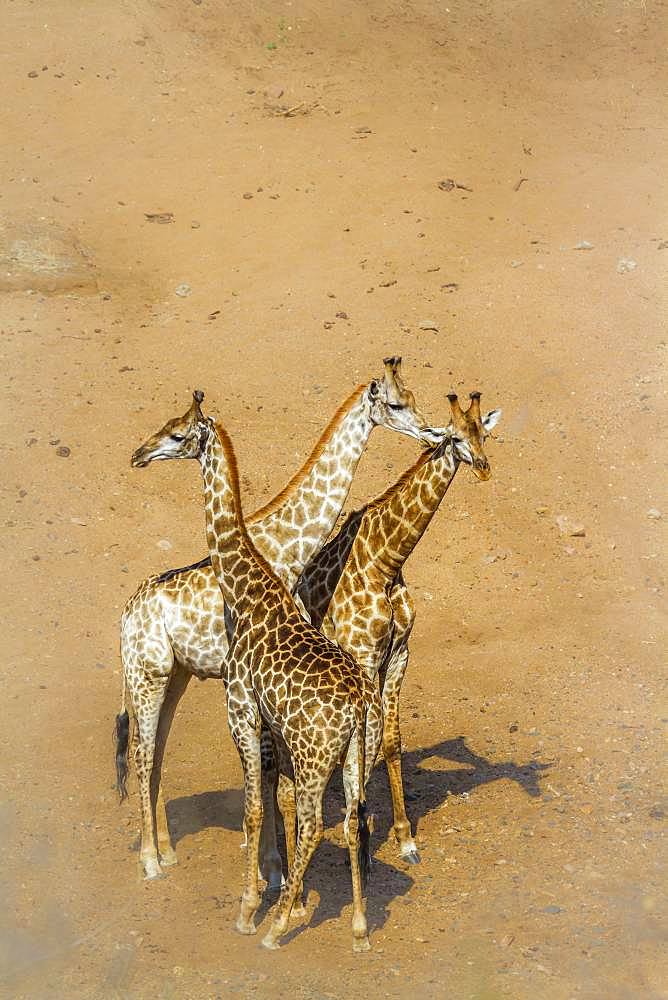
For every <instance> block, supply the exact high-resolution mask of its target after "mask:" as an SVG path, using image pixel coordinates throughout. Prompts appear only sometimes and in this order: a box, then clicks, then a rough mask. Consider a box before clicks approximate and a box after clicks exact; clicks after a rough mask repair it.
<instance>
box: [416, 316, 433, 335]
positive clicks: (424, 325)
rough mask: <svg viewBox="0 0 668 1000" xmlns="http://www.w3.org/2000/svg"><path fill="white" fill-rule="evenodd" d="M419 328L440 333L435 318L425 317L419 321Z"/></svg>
mask: <svg viewBox="0 0 668 1000" xmlns="http://www.w3.org/2000/svg"><path fill="white" fill-rule="evenodd" d="M418 329H420V330H433V331H434V333H438V326H437V324H436V321H435V320H433V319H423V320H421V321H420V322H419V323H418Z"/></svg>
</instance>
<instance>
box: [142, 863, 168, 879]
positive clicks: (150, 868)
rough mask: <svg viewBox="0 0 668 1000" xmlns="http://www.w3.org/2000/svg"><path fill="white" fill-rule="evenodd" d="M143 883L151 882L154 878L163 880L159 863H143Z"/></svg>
mask: <svg viewBox="0 0 668 1000" xmlns="http://www.w3.org/2000/svg"><path fill="white" fill-rule="evenodd" d="M143 867H144V882H151V881H152V880H153V879H155V878H164V872H163V870H162V868H161V867H160V862H159V861H144V863H143Z"/></svg>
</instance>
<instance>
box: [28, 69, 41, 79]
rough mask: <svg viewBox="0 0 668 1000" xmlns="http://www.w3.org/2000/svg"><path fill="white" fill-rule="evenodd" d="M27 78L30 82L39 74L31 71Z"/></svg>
mask: <svg viewBox="0 0 668 1000" xmlns="http://www.w3.org/2000/svg"><path fill="white" fill-rule="evenodd" d="M28 76H29V77H30V79H31V80H34V79H35V77H37V76H39V73H38V72H37V70H36V69H31V70H30V72H29V73H28Z"/></svg>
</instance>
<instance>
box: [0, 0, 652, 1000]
mask: <svg viewBox="0 0 668 1000" xmlns="http://www.w3.org/2000/svg"><path fill="white" fill-rule="evenodd" d="M447 2H448V3H449V6H448V7H446V6H445V2H441V3H437V2H434V0H413V2H408V3H398V2H394V0H390V3H387V2H385V3H380V2H379V0H370V2H367V3H355V2H352V0H338V2H336V3H329V4H327V3H323V2H321V0H305V2H303V3H302V2H299V3H297V2H295V3H285V4H273V3H272V2H271V0H260V2H256V3H248V2H243V3H242V2H241V0H228V2H226V3H225V4H221V3H215V2H214V0H202V2H201V3H198V2H196V0H195V2H192V0H162V2H159V3H158V2H151V0H136V2H134V3H132V4H129V3H111V2H107V0H100V2H97V3H94V4H90V3H88V4H86V3H80V2H77V0H54V2H53V3H50V4H39V3H34V2H33V3H18V2H13V3H11V2H10V3H8V4H7V5H6V9H5V12H4V18H3V36H4V42H5V45H4V51H5V58H4V61H3V76H4V88H3V90H4V100H3V102H2V104H3V107H2V111H1V112H0V115H1V116H2V135H3V144H2V145H3V152H2V156H3V161H4V165H3V170H2V182H1V187H0V217H1V221H2V226H1V227H0V257H1V258H2V259H1V260H0V288H1V289H2V320H1V324H2V345H3V359H2V360H3V365H2V368H3V372H4V379H3V381H4V388H5V394H4V399H5V402H4V407H3V416H4V421H3V423H4V432H3V451H4V473H5V475H4V477H3V478H4V504H5V510H4V515H3V522H4V525H5V527H6V530H5V532H4V534H3V541H4V558H3V562H4V570H5V572H4V577H3V579H4V582H5V585H6V586H5V593H4V600H3V604H4V608H3V610H4V612H5V642H4V656H3V668H2V669H3V695H4V708H3V712H2V726H1V728H2V735H3V737H4V739H3V744H4V751H3V761H2V772H3V776H2V788H3V800H2V813H1V815H2V821H3V825H2V830H3V848H4V849H3V865H2V869H3V871H2V881H3V890H4V892H3V897H4V907H3V909H2V913H1V914H0V924H1V927H0V934H1V938H0V947H1V948H2V970H1V972H0V976H1V977H2V978H1V984H2V985H1V986H0V990H1V991H2V993H3V995H6V996H8V997H17V998H19V997H21V998H28V997H30V998H33V997H36V998H43V997H44V998H46V997H68V998H70V997H77V998H78V997H87V998H88V997H91V998H97V997H104V998H106V997H129V998H137V1000H139V998H142V1000H143V998H154V997H160V998H182V997H183V998H190V997H192V998H200V997H202V998H204V997H207V998H208V997H228V996H241V997H248V998H258V1000H269V998H272V1000H273V998H282V997H285V998H288V997H289V998H297V1000H324V998H328V1000H332V998H340V997H373V998H375V997H390V998H395V997H396V998H399V997H401V998H406V997H409V998H412V997H416V998H417V997H419V998H437V997H438V998H448V1000H450V998H452V1000H460V998H462V1000H463V998H476V1000H495V998H497V997H510V998H521V1000H535V998H543V997H544V998H550V1000H552V998H554V1000H571V998H580V997H586V998H602V1000H603V998H605V1000H622V998H624V1000H636V998H650V997H651V998H656V1000H658V998H660V997H665V996H666V995H667V994H666V992H665V990H666V982H667V979H666V975H665V973H666V969H665V965H664V967H663V969H662V967H661V962H660V956H661V954H662V949H663V954H664V957H665V924H662V922H661V881H662V874H663V873H664V871H665V869H664V870H663V871H662V866H663V863H664V862H665V854H662V853H661V835H662V833H663V829H664V825H665V819H664V809H665V802H662V800H661V788H660V785H661V780H662V777H663V772H662V763H661V762H662V756H661V752H662V745H661V740H660V726H661V723H662V722H665V721H666V720H665V715H666V714H668V713H667V711H666V706H665V701H664V703H663V707H661V704H660V697H661V686H660V662H661V649H662V642H663V639H664V637H665V630H664V621H665V620H664V619H662V617H661V601H662V587H663V568H662V565H661V555H662V550H663V545H664V539H665V524H666V520H667V519H668V508H666V504H665V495H663V496H662V495H661V493H662V485H661V482H662V481H661V472H662V470H663V466H664V465H665V446H664V444H663V443H662V440H663V431H664V428H665V422H666V408H665V403H664V397H663V395H662V392H663V390H662V381H661V379H662V373H663V365H664V362H665V354H666V340H665V315H666V305H667V303H666V296H665V287H666V285H665V266H666V263H668V249H667V248H666V240H668V223H667V222H666V207H667V200H666V180H665V178H666V147H665V135H666V132H665V82H666V73H665V28H666V6H665V4H661V3H657V4H644V3H642V2H638V3H635V2H634V3H621V2H616V0H611V2H610V3H606V4H594V3H591V4H583V3H576V2H572V0H565V2H564V3H558V4H554V3H548V2H546V0H536V2H534V3H532V4H517V3H511V2H509V0H498V2H496V3H493V4H483V3H481V2H479V0H471V2H468V3H458V2H457V0H447ZM270 46H274V47H270ZM281 90H282V91H283V93H282V95H281V96H278V94H279V92H280V91H281ZM266 93H267V94H268V96H266ZM281 109H283V110H286V109H288V110H289V109H296V110H294V111H293V112H292V113H291V114H289V115H285V114H282V113H281ZM360 130H364V131H360ZM448 178H453V179H454V180H456V181H457V182H458V183H459V184H462V185H464V187H463V188H454V189H453V190H449V191H448V190H440V189H439V187H438V186H437V185H438V182H439V181H442V180H445V179H448ZM521 178H526V180H525V181H524V182H523V183H522V184H521V185H519V187H518V183H519V181H520V179H521ZM468 189H470V190H468ZM245 193H248V194H251V195H252V197H249V198H244V194H245ZM159 212H172V213H173V216H174V221H173V222H171V223H168V224H164V225H161V224H159V223H156V222H149V221H147V220H146V218H145V213H159ZM582 241H587V243H589V244H591V245H592V246H591V248H590V249H577V246H578V244H581V243H582ZM628 259H631V260H632V261H634V262H635V264H636V266H635V267H633V266H632V265H628V267H630V268H631V269H629V270H624V265H620V264H619V262H620V260H628ZM184 283H187V284H188V285H189V286H190V288H191V294H190V295H188V296H186V297H179V296H178V295H176V294H175V289H176V288H177V287H178V286H179V285H181V284H184ZM340 312H345V313H346V314H347V319H342V318H337V315H336V314H337V313H340ZM423 320H433V321H435V323H436V324H437V326H438V332H433V331H426V330H421V329H420V328H419V324H420V322H421V321H423ZM330 324H333V325H332V326H330ZM389 353H401V354H403V356H404V365H405V373H406V377H407V380H408V381H409V383H410V385H411V387H412V388H413V389H414V391H415V392H416V395H417V396H418V399H419V402H420V404H421V405H422V406H423V407H424V409H425V410H426V411H427V412H428V413H430V414H432V415H433V417H434V419H435V420H436V419H438V418H440V419H441V420H444V419H445V417H446V415H447V403H446V400H445V394H446V393H447V391H448V390H450V389H451V388H452V387H453V386H454V387H455V388H459V389H461V391H462V392H467V391H469V390H470V389H473V388H480V389H481V390H482V392H483V403H487V404H488V405H495V406H496V405H498V406H501V407H503V410H504V416H503V420H502V423H501V425H500V427H499V432H498V435H497V436H496V439H495V440H493V441H491V442H490V444H489V455H490V460H491V462H492V464H493V470H494V475H493V479H492V480H491V481H490V482H489V483H487V484H476V483H475V482H474V481H473V480H472V477H471V476H470V475H469V474H467V473H466V470H462V472H461V474H460V475H459V476H458V478H457V480H456V482H455V484H454V486H453V488H452V490H451V491H450V492H449V494H448V497H447V502H446V503H444V505H443V507H442V509H441V510H440V511H439V513H438V515H437V516H436V518H435V519H434V522H433V524H432V526H431V528H430V530H429V532H428V533H427V536H426V537H425V538H424V539H423V541H422V543H421V544H420V546H419V547H418V549H417V550H416V552H415V554H414V556H413V557H412V558H411V560H410V562H409V564H408V567H407V577H408V579H409V582H410V584H411V587H412V591H413V594H414V596H415V599H416V601H417V605H418V620H417V624H416V629H415V633H414V638H413V642H412V661H411V665H410V668H409V673H408V679H407V683H406V686H405V690H404V699H403V705H404V720H405V721H404V739H405V747H406V755H405V775H406V785H407V788H408V789H409V792H410V797H411V801H410V803H409V808H410V812H411V815H412V819H413V821H414V823H415V825H416V827H417V840H418V844H419V848H420V851H421V853H422V858H423V861H422V865H421V866H420V867H418V868H406V867H405V866H404V865H402V863H401V862H399V861H398V859H397V854H396V850H395V847H394V845H393V843H391V842H389V841H388V839H387V834H388V826H389V815H388V809H387V804H386V795H387V792H386V779H385V775H384V771H383V768H382V767H381V766H379V767H378V770H377V775H376V777H375V779H374V782H373V786H372V788H371V790H370V797H371V799H372V802H373V804H374V808H375V810H376V811H377V813H378V817H379V821H378V828H377V831H376V835H375V837H374V848H375V856H376V864H375V868H374V873H373V881H372V884H371V888H370V895H369V905H368V909H369V917H370V924H371V938H372V944H373V951H372V952H371V953H370V954H369V955H368V956H362V957H354V956H353V955H352V953H351V951H350V932H349V916H350V908H349V896H350V889H349V881H348V872H347V869H346V868H345V866H344V863H343V861H344V851H343V847H342V830H341V825H340V818H341V817H340V811H339V810H340V805H341V796H340V792H339V781H338V779H337V780H336V782H335V783H334V786H333V787H332V789H331V794H330V797H329V800H328V806H327V816H328V832H327V839H326V842H325V843H324V844H323V846H322V847H321V849H320V850H319V851H318V853H317V855H316V857H315V859H314V862H313V865H312V867H311V869H310V871H309V876H308V884H307V889H308V918H307V920H306V921H305V922H303V923H297V924H296V925H295V929H294V933H293V934H292V935H291V936H290V939H289V941H288V942H287V943H286V946H285V948H284V949H282V950H281V951H280V952H278V953H276V954H273V953H267V952H265V951H264V950H263V949H261V948H260V947H259V938H251V939H245V938H241V937H238V936H237V935H236V934H235V933H234V932H233V930H232V923H233V914H234V910H235V906H236V900H237V897H238V895H239V891H240V884H241V862H242V858H243V855H242V853H241V851H240V849H239V846H240V841H241V834H240V818H241V792H240V788H241V779H240V769H239V765H238V761H237V757H236V754H235V752H234V749H233V747H232V745H231V742H230V739H229V736H228V733H227V728H226V722H225V713H224V697H223V689H222V686H221V685H217V684H215V683H214V682H209V683H206V684H201V685H193V687H192V690H191V691H189V693H188V696H187V698H186V699H185V700H184V703H183V706H182V709H181V711H180V713H179V716H178V718H177V721H176V724H175V727H174V731H173V736H172V740H171V743H170V750H169V755H168V765H167V772H166V785H167V793H168V796H169V798H170V800H171V801H170V806H169V810H170V817H171V822H172V826H173V829H174V832H175V840H176V842H177V848H178V851H179V856H180V862H181V863H180V865H179V867H178V868H176V869H173V870H172V871H170V874H169V876H168V877H167V878H165V879H164V880H162V881H159V882H155V883H150V884H146V883H143V882H142V881H141V880H140V878H139V873H138V865H137V855H136V853H135V852H136V833H137V829H138V801H137V796H136V793H135V787H134V784H133V787H132V795H131V799H130V802H129V803H126V804H125V805H124V806H123V807H119V805H118V802H117V797H116V793H115V791H114V788H113V777H112V758H113V748H112V742H111V730H112V723H113V717H114V714H115V712H116V711H117V706H118V702H119V690H120V671H119V662H118V656H117V636H118V619H119V616H120V613H121V609H122V607H123V604H124V602H125V600H126V599H127V598H128V597H129V596H130V594H131V593H132V592H133V590H134V588H135V586H136V585H137V584H138V583H139V581H140V580H141V579H143V578H144V577H145V576H146V575H148V574H149V573H151V572H154V571H157V570H162V569H165V568H168V567H171V566H178V565H181V564H184V563H188V562H191V561H192V560H193V559H196V558H198V557H200V556H201V555H203V554H204V552H205V545H204V533H203V517H202V510H201V494H200V482H199V477H198V474H197V469H196V467H195V466H194V465H191V464H188V463H183V464H181V465H178V464H169V465H163V466H156V467H154V468H151V469H149V470H147V471H146V472H145V473H142V474H140V473H137V472H133V471H131V469H130V467H129V455H130V452H131V450H132V449H133V448H135V447H136V446H137V445H138V444H139V443H140V442H141V440H142V439H143V438H145V437H146V436H147V435H148V434H149V433H150V432H152V431H154V430H155V429H157V427H158V426H160V425H161V424H162V423H163V422H164V420H165V419H166V418H167V417H169V416H171V415H173V414H174V413H175V412H179V411H180V410H181V409H182V408H184V406H185V404H186V402H187V399H188V393H189V391H190V390H191V389H192V388H193V387H194V386H201V387H202V388H204V389H205V390H206V392H207V401H208V403H209V408H210V410H211V411H212V412H214V413H217V414H219V415H220V416H221V417H222V418H223V419H224V420H225V422H226V425H227V426H228V428H229V430H230V433H231V434H232V437H233V439H234V441H235V444H236V448H237V452H238V457H239V462H240V466H241V469H242V472H243V483H244V490H245V494H244V502H245V503H246V505H247V507H248V508H249V509H251V508H254V507H255V506H256V505H259V504H260V503H261V502H262V501H263V500H264V499H265V498H269V497H270V496H271V495H273V492H274V491H276V490H277V489H278V488H280V486H281V485H282V484H283V483H284V482H285V480H286V479H287V478H288V476H289V475H290V474H291V473H292V471H293V470H294V469H295V468H296V467H297V466H298V464H299V463H300V461H301V460H302V459H303V458H304V456H305V455H306V454H307V452H308V450H309V449H310V447H311V444H312V442H313V441H314V439H315V438H316V437H317V435H318V433H319V429H320V428H321V427H322V426H323V425H324V424H325V422H326V420H327V419H328V417H329V415H330V414H331V413H332V412H333V410H334V409H335V407H336V406H337V405H338V404H339V403H340V402H341V400H343V399H344V398H345V396H346V395H347V394H348V393H349V392H350V390H351V388H352V387H353V386H354V385H355V384H356V383H357V382H359V381H361V380H365V379H368V378H370V377H371V376H373V375H375V374H376V373H378V372H379V371H380V370H381V366H380V360H381V358H382V357H383V355H385V354H389ZM63 447H66V448H68V449H70V452H69V454H68V455H67V456H66V457H63V456H62V455H60V454H59V453H58V449H59V448H63ZM414 455H415V448H414V447H413V446H412V445H411V443H410V442H408V441H402V440H399V439H397V438H396V436H391V435H389V434H387V433H385V432H378V434H377V436H375V437H373V438H372V441H371V444H370V447H369V451H368V454H367V456H366V457H365V459H364V461H363V463H362V467H361V469H360V472H359V475H358V477H357V478H356V480H355V483H354V487H353V494H352V496H351V504H350V505H349V506H352V505H355V504H359V502H361V501H362V500H364V499H366V498H367V497H369V496H370V495H372V494H373V493H374V492H376V491H378V490H380V489H381V488H383V487H384V486H385V485H387V484H388V483H389V482H391V481H392V480H393V479H394V478H396V477H397V475H398V474H399V473H400V472H401V471H402V470H403V469H404V468H406V467H407V466H408V464H409V463H410V462H411V461H412V459H413V457H414ZM664 484H665V480H664ZM653 509H656V510H658V511H659V512H662V511H663V513H664V516H663V518H657V517H656V516H652V515H649V516H648V511H651V510H653ZM557 518H562V519H564V518H565V519H566V520H565V521H564V520H562V521H561V522H558V521H557ZM559 523H561V524H562V526H565V527H566V532H567V533H566V534H564V533H562V532H561V531H560V527H559ZM577 525H583V526H584V531H585V534H584V536H582V535H580V536H572V535H570V534H568V531H570V530H572V528H573V526H577ZM662 713H663V716H664V718H662Z"/></svg>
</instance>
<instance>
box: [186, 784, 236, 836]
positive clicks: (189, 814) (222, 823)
mask: <svg viewBox="0 0 668 1000" xmlns="http://www.w3.org/2000/svg"><path fill="white" fill-rule="evenodd" d="M243 815H244V793H243V789H242V788H225V789H223V790H222V791H216V792H199V793H198V794H197V795H184V796H183V797H182V798H180V799H172V800H171V801H170V802H168V803H167V823H168V824H169V832H170V834H171V838H172V843H173V844H174V846H175V847H176V845H177V844H178V842H179V841H180V840H182V839H183V838H184V837H188V836H190V835H191V834H196V833H200V831H201V830H208V829H211V828H214V827H223V828H224V829H225V830H238V831H239V833H241V821H242V819H243Z"/></svg>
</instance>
